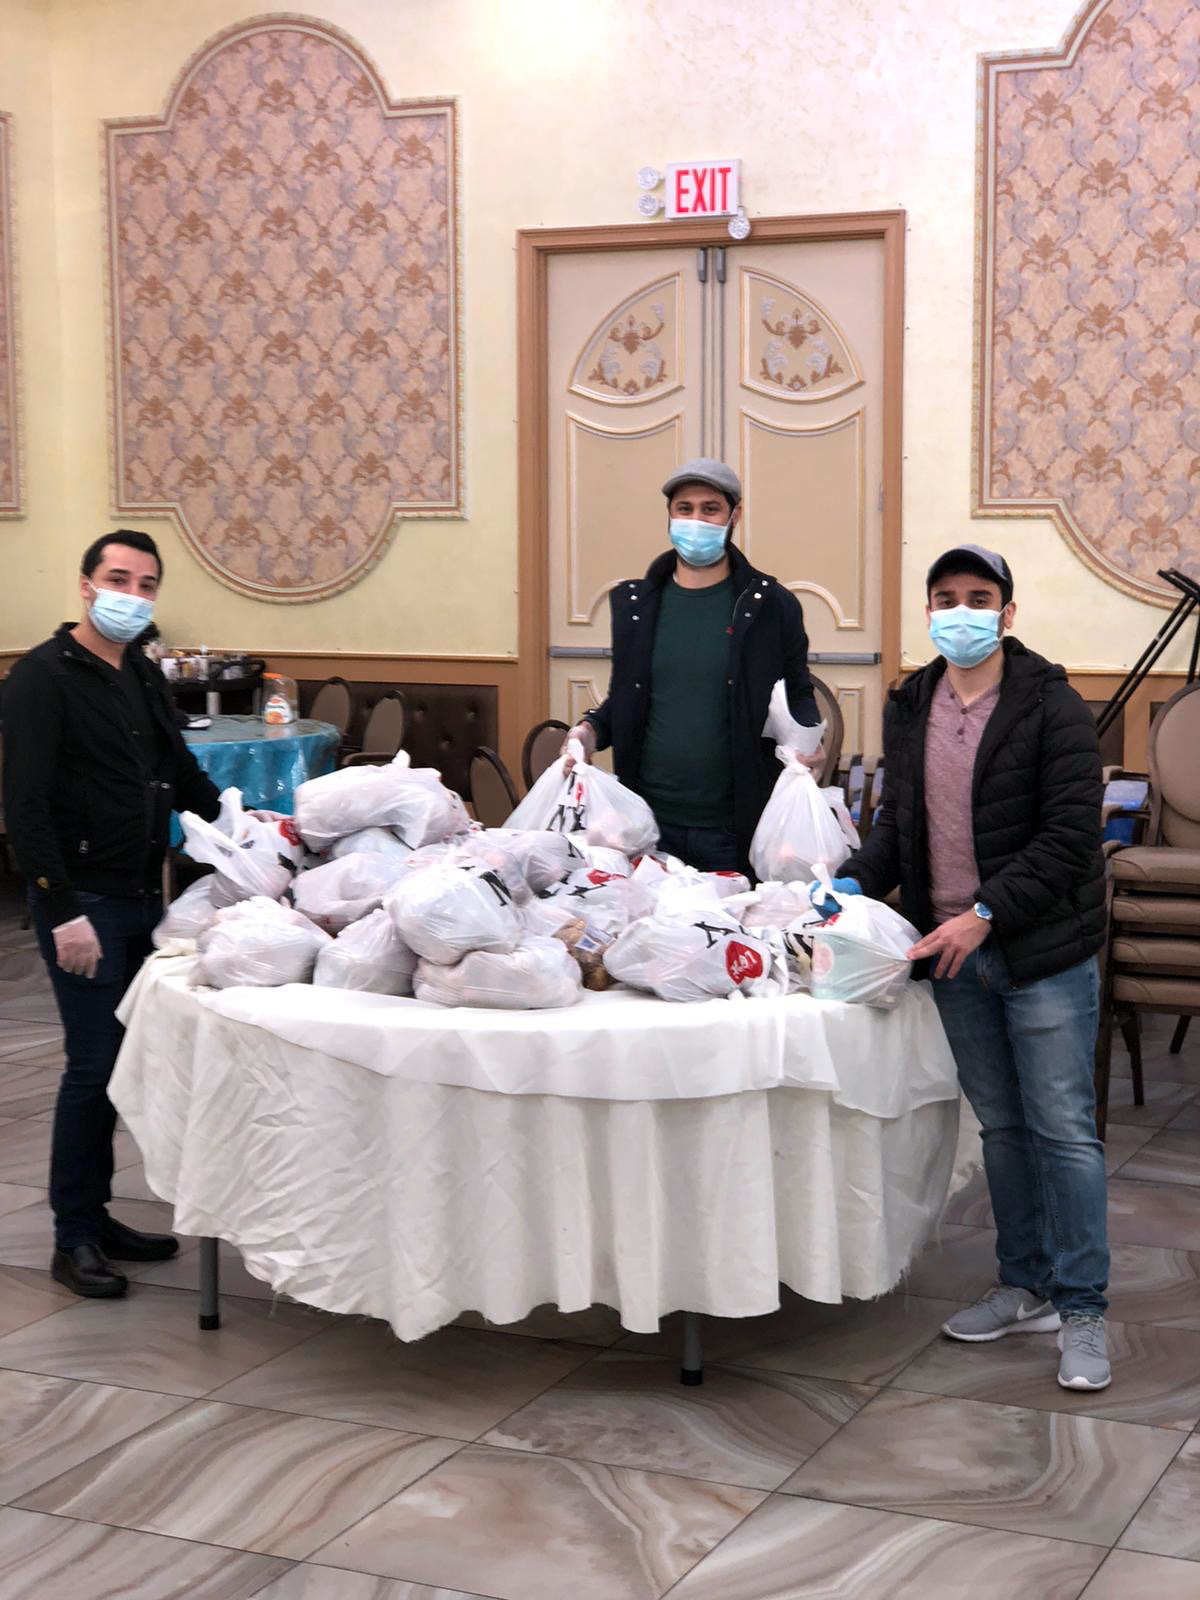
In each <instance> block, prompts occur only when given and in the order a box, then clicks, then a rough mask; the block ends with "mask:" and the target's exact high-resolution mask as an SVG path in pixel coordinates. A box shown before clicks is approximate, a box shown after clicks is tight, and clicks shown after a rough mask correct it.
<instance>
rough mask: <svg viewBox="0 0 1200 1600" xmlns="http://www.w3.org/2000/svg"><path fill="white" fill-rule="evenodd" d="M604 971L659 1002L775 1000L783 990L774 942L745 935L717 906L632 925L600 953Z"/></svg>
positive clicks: (767, 937) (760, 935) (779, 952)
mask: <svg viewBox="0 0 1200 1600" xmlns="http://www.w3.org/2000/svg"><path fill="white" fill-rule="evenodd" d="M604 965H605V967H606V968H607V969H608V971H609V972H610V973H611V975H612V976H613V977H614V978H617V979H619V980H620V982H622V983H627V984H629V985H631V987H633V988H635V989H649V990H650V991H651V992H652V993H653V994H656V995H658V997H659V998H660V999H661V1000H709V999H712V998H713V997H714V996H720V995H730V994H734V993H741V994H746V995H754V996H762V995H779V994H783V993H786V989H787V980H786V975H785V973H784V972H783V970H782V947H781V945H780V943H779V941H778V939H777V938H775V937H773V936H772V935H770V934H767V933H749V932H747V930H746V929H745V928H743V927H742V925H741V923H740V922H738V920H737V919H736V917H734V916H732V915H730V913H729V912H728V911H725V910H723V909H722V908H721V907H720V906H716V907H714V908H712V909H711V910H705V909H701V910H697V911H691V912H677V913H675V914H672V915H657V916H653V917H641V918H639V919H638V921H636V922H631V923H630V924H629V927H628V928H626V929H625V931H624V933H622V934H620V935H619V936H618V937H617V938H616V939H615V940H614V942H613V943H612V944H611V945H610V946H609V948H608V949H607V950H606V951H605V952H604Z"/></svg>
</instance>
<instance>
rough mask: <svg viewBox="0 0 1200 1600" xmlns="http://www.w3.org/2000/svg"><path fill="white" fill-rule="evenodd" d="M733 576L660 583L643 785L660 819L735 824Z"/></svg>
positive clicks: (684, 824) (712, 825) (641, 773)
mask: <svg viewBox="0 0 1200 1600" xmlns="http://www.w3.org/2000/svg"><path fill="white" fill-rule="evenodd" d="M735 598H736V596H735V595H734V592H733V579H732V578H731V577H730V578H726V579H725V580H724V581H723V582H722V583H714V584H712V585H711V586H710V587H709V588H707V589H685V588H683V587H682V586H681V585H680V584H678V583H676V582H674V580H670V581H668V583H667V584H666V585H665V587H664V588H663V592H662V602H661V604H660V606H659V611H658V622H657V625H656V626H655V630H654V650H653V654H652V656H651V666H650V715H649V719H648V721H647V724H646V738H645V743H644V744H643V746H642V760H641V766H640V769H639V772H638V789H639V790H640V791H641V793H642V795H643V796H644V797H645V799H646V800H647V801H648V802H649V804H650V808H651V810H652V811H653V812H654V815H655V816H656V817H657V818H658V820H659V822H665V823H669V824H672V825H673V826H675V827H690V828H732V827H733V758H732V751H731V747H730V740H729V644H730V636H731V634H732V632H733V628H732V614H733V604H734V600H735Z"/></svg>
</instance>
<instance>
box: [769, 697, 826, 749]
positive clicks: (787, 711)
mask: <svg viewBox="0 0 1200 1600" xmlns="http://www.w3.org/2000/svg"><path fill="white" fill-rule="evenodd" d="M762 736H763V738H764V739H770V740H771V741H772V742H773V743H774V744H777V745H780V744H781V745H784V746H785V747H786V748H787V749H788V750H794V751H795V752H796V754H797V755H798V756H815V755H816V753H817V751H818V750H819V749H820V748H821V740H822V739H823V738H824V737H825V724H824V723H823V722H818V723H817V725H816V727H815V728H806V727H805V725H804V724H803V723H802V722H797V721H796V719H795V718H794V717H793V716H792V710H791V707H790V706H789V705H788V698H787V684H785V683H784V681H783V679H782V678H776V680H775V686H774V688H773V689H772V690H771V703H770V705H769V706H768V707H767V720H766V721H765V722H764V723H763V730H762Z"/></svg>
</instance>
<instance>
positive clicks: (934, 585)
mask: <svg viewBox="0 0 1200 1600" xmlns="http://www.w3.org/2000/svg"><path fill="white" fill-rule="evenodd" d="M927 598H928V607H927V616H928V618H929V624H930V634H931V636H932V639H933V642H934V645H935V646H936V648H937V649H938V650H939V651H940V652H941V654H940V656H939V658H938V659H937V660H935V661H933V662H931V663H930V665H929V666H927V667H924V668H922V670H921V671H920V672H917V673H915V674H914V675H913V676H912V677H911V678H910V679H909V680H908V681H907V682H906V683H905V684H904V685H903V686H902V687H901V688H899V689H897V690H894V691H893V693H892V695H891V696H890V699H889V703H888V707H887V712H886V715H885V721H884V735H883V747H884V760H885V769H884V772H885V777H884V797H883V807H882V811H881V814H880V817H879V820H878V822H877V823H876V824H875V827H874V829H873V830H872V832H871V834H870V836H869V837H868V839H867V842H866V844H865V845H864V846H863V848H862V849H861V850H859V851H858V852H857V853H856V854H854V855H852V856H851V857H850V859H849V860H848V861H847V862H845V864H844V865H843V866H842V868H841V871H842V873H843V874H844V876H843V877H842V878H839V879H837V880H835V887H839V888H841V889H843V890H844V891H847V892H851V893H853V892H854V891H855V890H857V889H858V888H860V887H861V889H862V890H863V891H864V892H865V893H867V894H869V895H871V896H873V897H874V898H876V899H882V898H883V897H884V896H885V895H887V894H888V893H890V892H891V891H892V890H893V889H894V888H896V887H897V885H899V888H900V900H901V909H902V911H903V913H904V915H905V916H906V917H907V918H908V919H909V921H910V922H912V923H914V924H915V926H916V927H917V928H918V929H920V930H921V932H922V934H923V935H924V937H923V938H922V939H921V941H920V943H919V944H917V945H915V946H914V948H913V952H912V954H913V956H914V958H915V959H920V960H924V959H928V961H929V964H930V969H931V973H932V977H933V992H934V998H935V999H936V1001H937V1005H938V1010H939V1012H940V1014H941V1018H942V1022H943V1024H944V1026H945V1029H946V1034H947V1037H948V1038H949V1040H950V1045H951V1048H952V1049H953V1051H954V1057H955V1060H956V1062H957V1064H958V1070H959V1077H960V1079H961V1082H962V1086H963V1089H964V1091H965V1093H966V1095H967V1098H968V1099H969V1100H970V1102H971V1105H972V1106H973V1107H974V1110H975V1113H976V1115H977V1116H978V1118H979V1121H980V1124H981V1126H982V1129H983V1152H984V1164H985V1167H986V1169H987V1178H988V1187H989V1189H990V1191H991V1197H992V1209H993V1211H994V1213H995V1218H996V1253H997V1258H998V1261H999V1281H998V1283H997V1285H996V1286H995V1287H994V1288H993V1289H991V1290H990V1291H989V1292H988V1294H987V1295H985V1296H984V1297H983V1299H982V1300H980V1301H979V1302H978V1304H976V1305H974V1306H971V1307H970V1308H968V1309H967V1310H965V1311H961V1312H959V1313H958V1314H957V1315H956V1316H953V1317H951V1318H950V1320H949V1321H948V1322H947V1323H945V1324H944V1329H943V1331H944V1332H945V1333H947V1334H948V1335H950V1337H951V1338H955V1339H965V1340H968V1341H972V1342H984V1341H988V1340H992V1339H999V1338H1002V1337H1003V1336H1004V1335H1005V1334H1008V1333H1015V1332H1017V1331H1022V1332H1042V1331H1052V1330H1057V1329H1060V1328H1061V1331H1060V1333H1059V1347H1060V1349H1061V1351H1062V1360H1061V1364H1060V1368H1059V1382H1060V1383H1061V1384H1062V1385H1063V1386H1064V1388H1071V1389H1102V1388H1104V1387H1105V1386H1106V1385H1107V1384H1108V1383H1109V1381H1110V1378H1111V1374H1110V1370H1109V1364H1108V1359H1107V1353H1106V1349H1105V1337H1104V1311H1105V1309H1106V1305H1107V1302H1106V1300H1105V1297H1104V1291H1105V1289H1106V1287H1107V1282H1108V1245H1107V1237H1106V1224H1105V1204H1106V1186H1105V1177H1104V1151H1103V1147H1102V1146H1101V1144H1100V1143H1099V1141H1098V1140H1097V1138H1096V1122H1095V1102H1094V1096H1093V1090H1092V1063H1093V1053H1094V1049H1095V1039H1096V1026H1097V1021H1098V1014H1099V974H1098V963H1097V952H1098V951H1099V950H1100V947H1101V945H1102V944H1103V942H1104V927H1105V921H1104V918H1105V911H1104V863H1103V858H1102V855H1101V849H1100V805H1101V795H1102V783H1101V773H1100V754H1099V747H1098V744H1097V739H1096V730H1095V724H1094V722H1093V720H1092V716H1091V713H1090V712H1089V711H1088V709H1087V707H1086V706H1085V705H1084V704H1083V702H1082V700H1081V699H1080V698H1079V696H1078V695H1077V694H1076V693H1075V691H1074V690H1073V689H1072V688H1071V686H1070V685H1069V684H1068V682H1067V679H1066V674H1065V672H1064V671H1063V669H1062V668H1061V667H1059V666H1054V665H1053V664H1052V663H1051V662H1049V661H1046V660H1044V659H1043V657H1041V656H1039V655H1035V654H1034V653H1033V652H1032V651H1031V650H1026V649H1025V647H1024V646H1023V645H1021V644H1019V643H1018V642H1017V641H1016V640H1015V639H1004V638H1003V635H1004V633H1005V631H1006V630H1007V629H1009V628H1011V627H1012V622H1013V617H1014V615H1015V612H1016V607H1015V605H1014V604H1013V600H1012V575H1011V573H1010V572H1009V570H1008V565H1007V563H1006V562H1005V561H1004V559H1003V557H1002V556H999V555H996V554H995V553H994V552H992V551H988V550H983V549H981V548H980V547H979V546H977V545H961V546H959V547H958V548H956V549H954V550H948V551H947V552H946V554H945V555H944V556H942V557H940V558H939V560H938V561H936V562H935V563H934V565H933V566H932V567H931V568H930V569H929V574H928V580H927Z"/></svg>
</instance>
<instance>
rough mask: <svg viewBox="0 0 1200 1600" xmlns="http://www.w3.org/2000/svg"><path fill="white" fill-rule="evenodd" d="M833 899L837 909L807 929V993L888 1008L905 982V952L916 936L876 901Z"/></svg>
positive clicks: (896, 1001) (907, 964)
mask: <svg viewBox="0 0 1200 1600" xmlns="http://www.w3.org/2000/svg"><path fill="white" fill-rule="evenodd" d="M833 898H834V899H835V900H836V901H837V902H838V910H837V912H836V913H835V915H834V916H832V917H830V918H829V920H828V921H827V922H825V923H824V924H823V925H822V926H821V927H819V928H817V929H816V930H815V931H814V933H813V941H812V993H813V998H814V999H815V1000H848V1001H857V1002H861V1003H862V1004H864V1005H868V1006H879V1007H881V1008H883V1009H884V1010H890V1009H891V1008H892V1007H893V1006H896V1005H898V1004H899V1003H900V1000H901V998H902V997H903V995H904V991H905V989H906V988H907V986H908V979H909V974H910V972H911V969H912V963H911V962H910V961H909V959H908V951H909V950H910V949H911V948H912V946H913V945H914V944H916V943H917V941H918V940H919V939H920V937H921V935H920V934H919V933H918V932H917V930H916V929H915V928H914V927H913V925H912V923H911V922H906V921H905V919H904V918H903V917H902V916H901V915H900V913H899V912H898V911H893V910H892V908H891V906H887V905H884V904H883V902H882V901H880V900H871V899H869V898H868V897H867V896H866V895H846V896H844V897H843V896H840V895H836V894H835V895H833Z"/></svg>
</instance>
